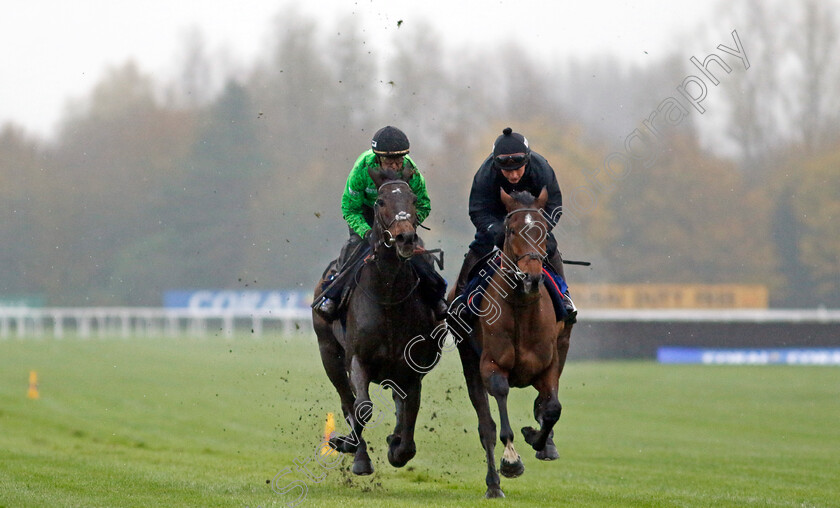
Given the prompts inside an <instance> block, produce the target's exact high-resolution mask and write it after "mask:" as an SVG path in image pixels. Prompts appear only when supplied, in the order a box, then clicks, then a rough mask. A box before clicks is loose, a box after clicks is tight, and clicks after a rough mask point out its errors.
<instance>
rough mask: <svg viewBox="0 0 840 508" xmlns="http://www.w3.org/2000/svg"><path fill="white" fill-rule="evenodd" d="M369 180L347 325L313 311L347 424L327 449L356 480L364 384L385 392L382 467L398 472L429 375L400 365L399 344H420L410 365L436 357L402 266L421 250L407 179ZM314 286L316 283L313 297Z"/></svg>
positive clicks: (363, 471) (365, 468)
mask: <svg viewBox="0 0 840 508" xmlns="http://www.w3.org/2000/svg"><path fill="white" fill-rule="evenodd" d="M369 174H370V176H371V178H372V179H373V181H374V183H375V184H376V186H377V188H378V197H377V200H376V205H375V206H374V219H373V224H372V229H373V233H372V234H371V242H372V247H373V254H372V256H370V257H369V258H368V260H367V261H366V262H365V263H364V265H362V267H361V268H360V269H359V271H358V272H356V274H355V279H356V281H357V286H356V289H355V290H354V291H353V293H352V295H351V296H350V299H349V303H348V305H347V314H346V320H342V319H336V320H335V321H334V322H332V323H327V322H326V321H325V320H324V319H323V318H321V316H319V315H318V314H317V313H315V312H313V313H312V322H313V326H314V328H315V333H316V334H317V336H318V346H319V349H320V353H321V361H322V362H323V364H324V369H325V370H326V372H327V376H328V377H329V379H330V381H331V382H332V384H333V385H334V386H335V389H336V390H337V391H338V395H339V397H340V398H341V410H342V412H343V413H344V418H345V420H346V421H347V422H348V424H349V426H350V434H349V435H346V436H338V437H334V438H333V439H331V440H330V445H331V446H332V447H333V448H335V449H337V450H338V451H340V452H344V453H355V456H354V459H353V468H352V471H353V473H354V474H357V475H368V474H371V473H373V466H372V464H371V461H370V456H369V455H368V452H367V443H366V442H365V440H364V439H363V437H362V431H363V429H364V427H365V425H367V424H368V423H369V420H370V419H371V416H372V415H373V414H374V403H373V402H372V401H371V398H370V394H369V392H368V387H369V384H370V383H371V382H374V383H379V384H380V386H381V387H388V388H390V389H391V391H392V398H393V400H394V406H392V407H393V408H394V409H395V410H396V416H397V423H396V427H395V428H394V432H393V434H391V435H390V436H388V438H387V442H388V445H389V447H388V461H389V462H390V463H391V465H393V466H394V467H402V466H404V465H405V464H406V463H407V462H408V461H409V460H411V458H412V457H414V455H415V453H416V448H415V444H414V426H415V423H416V421H417V413H418V411H419V408H420V389H421V380H422V378H423V376H424V374H425V372H428V370H424V371H423V372H420V371H419V370H415V369H414V368H412V367H411V366H410V365H409V364H408V363H407V362H406V358H405V353H404V351H405V349H406V345H407V344H409V343H411V342H412V340H413V339H417V338H418V337H419V336H423V337H424V339H423V340H414V341H413V342H415V344H414V345H413V346H412V348H411V356H412V359H413V360H416V361H417V363H418V364H421V365H428V366H434V365H435V363H436V362H437V361H438V359H439V357H440V355H439V354H440V346H439V345H438V341H436V340H426V338H428V337H430V336H431V335H432V332H433V329H435V327H436V325H438V324H439V323H438V322H436V321H435V318H434V316H433V313H432V310H431V309H430V308H429V307H428V306H427V305H425V304H424V303H423V301H422V300H421V296H420V294H419V291H418V290H417V288H418V285H419V282H420V281H419V278H418V276H417V274H416V273H415V271H414V269H413V268H412V266H411V263H409V262H408V260H409V259H410V258H411V257H412V256H414V255H415V253H417V252H422V242H421V240H420V238H419V237H418V236H417V233H416V228H417V213H416V210H415V203H416V201H417V197H416V196H415V195H414V193H413V192H412V190H411V188H410V187H409V185H408V184H407V183H406V182H407V181H408V180H409V179H410V178H411V175H410V174H409V175H406V174H403V179H397V178H396V176H397V175H396V174H395V173H393V172H390V171H385V172H375V171H370V172H369ZM320 287H321V281H319V283H318V286H316V293H317V292H318V288H320ZM342 321H344V323H342ZM345 324H346V326H345ZM429 370H431V369H429ZM386 402H388V401H387V400H386ZM376 414H379V413H378V412H377V413H376Z"/></svg>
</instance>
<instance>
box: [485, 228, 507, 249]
mask: <svg viewBox="0 0 840 508" xmlns="http://www.w3.org/2000/svg"><path fill="white" fill-rule="evenodd" d="M488 231H492V232H493V243H494V244H495V245H496V246H497V247H498V248H500V249H501V248H502V246H503V245H504V244H505V225H504V223H502V222H499V223H497V224H493V225H492V226H491V227H490V228H488Z"/></svg>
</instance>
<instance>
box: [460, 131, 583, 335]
mask: <svg viewBox="0 0 840 508" xmlns="http://www.w3.org/2000/svg"><path fill="white" fill-rule="evenodd" d="M543 187H545V189H546V190H547V191H548V201H547V202H546V205H545V208H544V209H543V211H544V212H545V213H544V217H545V218H546V222H547V223H548V228H549V231H548V236H547V237H546V261H547V263H548V264H549V265H550V266H551V267H552V268H553V269H554V271H555V272H556V273H558V274H559V275H560V276H562V277H563V279H564V280H565V278H566V277H565V275H564V273H563V259H562V257H561V255H560V252H558V251H557V240H556V239H555V238H554V235H553V234H552V233H551V229H552V228H554V225H555V224H556V223H557V220H558V219H559V218H560V215H561V214H562V213H563V196H562V194H561V193H560V186H559V185H558V184H557V177H556V176H555V175H554V169H552V168H551V166H550V165H549V164H548V161H547V160H546V159H545V157H543V156H542V155H540V154H538V153H536V152H533V151H531V149H530V147H529V146H528V140H527V139H525V136H523V135H522V134H519V133H517V132H513V130H512V129H511V128H510V127H507V128H506V129H504V131H502V135H501V136H499V137H498V138H496V142H495V143H494V144H493V153H492V154H490V155H489V156H488V157H487V158H486V159H485V160H484V162H483V163H482V164H481V167H480V168H478V172H477V173H476V174H475V177H474V178H473V184H472V189H471V190H470V202H469V212H470V220H471V221H472V223H473V225H474V226H475V230H476V231H475V239H474V240H473V241H472V243H470V248H469V250H468V251H467V254H466V255H465V256H464V264H463V266H462V267H461V271H460V273H459V274H458V281H457V282H456V285H455V288H456V289H455V296H456V297H457V296H459V295H460V294H461V293H462V292H463V290H464V286H465V285H466V283H467V282H468V281H467V277H468V275H469V272H470V271H471V270H472V268H473V267H474V266H475V265H476V263H478V261H480V260H481V259H482V258H483V257H484V256H486V255H487V254H489V253H490V251H492V250H493V247H494V246H497V247H499V248H501V247H502V244H503V242H504V233H505V232H504V220H505V216H506V215H507V210H506V209H505V205H504V204H503V203H502V200H501V193H500V192H499V189H504V190H505V192H507V193H508V194H510V193H512V192H516V191H528V192H530V193H531V194H532V195H534V196H538V195H539V194H540V192H541V191H542V189H543ZM564 296H565V306H566V310H567V312H568V315H569V318H567V320H568V321H571V322H574V319H575V316H576V315H577V310H576V309H575V306H574V303H573V302H572V299H571V298H569V295H568V294H567V295H564Z"/></svg>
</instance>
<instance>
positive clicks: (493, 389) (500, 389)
mask: <svg viewBox="0 0 840 508" xmlns="http://www.w3.org/2000/svg"><path fill="white" fill-rule="evenodd" d="M487 391H488V392H489V393H490V395H492V396H493V397H495V399H496V403H497V404H498V405H499V420H500V423H501V426H502V429H501V432H500V434H499V440H500V441H501V442H502V444H503V445H505V451H504V453H503V454H502V460H501V462H500V464H499V472H501V473H502V475H504V476H506V477H508V478H516V477H517V476H519V475H521V474H522V473H524V472H525V466H524V465H523V464H522V458H521V457H520V456H519V453H517V452H516V449H515V448H514V447H513V429H511V427H510V419H509V418H508V410H507V396H508V392H510V385H509V384H508V379H507V376H505V375H503V374H501V373H500V372H498V371H497V372H494V373H492V374H491V375H490V377H489V378H488V379H487Z"/></svg>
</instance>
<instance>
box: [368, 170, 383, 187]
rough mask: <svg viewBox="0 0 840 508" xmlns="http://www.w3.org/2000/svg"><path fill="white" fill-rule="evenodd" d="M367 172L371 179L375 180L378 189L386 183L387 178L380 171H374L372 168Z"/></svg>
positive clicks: (374, 183)
mask: <svg viewBox="0 0 840 508" xmlns="http://www.w3.org/2000/svg"><path fill="white" fill-rule="evenodd" d="M367 172H368V176H370V179H371V180H373V185H375V186H376V188H377V189H378V188H379V187H381V186H382V183H383V182H384V181H385V176H384V175H382V174H381V173H380V172H379V171H374V170H373V168H372V167H369V168H368V170H367Z"/></svg>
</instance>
